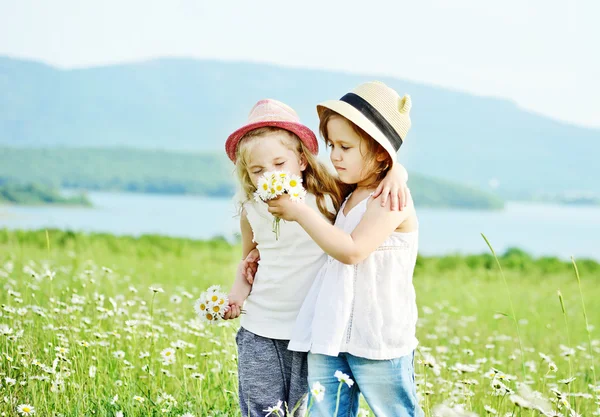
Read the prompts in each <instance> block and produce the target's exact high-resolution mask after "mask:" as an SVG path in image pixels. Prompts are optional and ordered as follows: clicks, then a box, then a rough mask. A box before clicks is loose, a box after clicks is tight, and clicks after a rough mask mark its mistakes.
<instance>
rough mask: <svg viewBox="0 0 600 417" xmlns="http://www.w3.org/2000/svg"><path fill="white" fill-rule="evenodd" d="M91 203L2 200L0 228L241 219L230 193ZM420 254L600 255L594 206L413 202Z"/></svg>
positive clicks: (134, 226) (219, 231)
mask: <svg viewBox="0 0 600 417" xmlns="http://www.w3.org/2000/svg"><path fill="white" fill-rule="evenodd" d="M89 198H90V200H91V201H92V203H93V205H94V207H93V208H79V207H51V206H43V207H23V206H6V205H5V206H1V205H0V228H4V227H6V228H9V229H40V228H45V227H48V228H58V229H70V230H76V231H86V232H92V231H94V232H107V233H113V234H117V235H135V236H137V235H141V234H150V233H153V234H161V235H168V236H177V237H189V238H198V239H205V238H210V237H213V236H217V235H221V236H225V237H227V238H233V236H234V234H235V233H236V232H238V230H239V229H238V222H239V219H238V218H236V217H235V209H234V207H233V204H232V203H231V200H229V199H214V198H204V197H197V196H172V195H149V194H125V193H105V192H98V193H89ZM417 210H418V215H419V222H420V230H421V235H420V252H421V253H422V254H424V255H434V254H435V255H437V254H447V253H482V252H487V251H488V249H487V246H486V244H485V242H484V241H483V239H482V238H481V235H480V233H481V232H483V233H485V234H486V236H487V237H488V239H490V241H491V243H492V245H494V248H495V249H496V251H497V252H502V251H503V250H505V249H506V248H508V247H511V246H514V247H519V248H521V249H524V250H526V251H528V252H530V253H532V254H534V255H536V256H539V255H555V256H559V257H561V258H568V257H569V256H571V255H574V256H576V257H578V258H583V257H588V258H594V259H597V260H600V207H582V206H580V207H575V206H560V205H550V204H534V203H508V204H507V205H506V208H505V210H503V211H465V210H453V209H424V208H423V209H419V208H418V207H417Z"/></svg>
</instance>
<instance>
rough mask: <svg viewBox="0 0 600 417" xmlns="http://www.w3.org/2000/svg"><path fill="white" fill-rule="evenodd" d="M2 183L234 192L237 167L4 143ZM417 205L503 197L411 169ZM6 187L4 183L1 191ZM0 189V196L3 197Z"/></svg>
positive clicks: (217, 159)
mask: <svg viewBox="0 0 600 417" xmlns="http://www.w3.org/2000/svg"><path fill="white" fill-rule="evenodd" d="M0 161H3V163H1V164H0V186H1V185H2V184H3V182H5V183H8V184H22V183H25V184H29V183H36V184H43V185H44V186H46V187H54V188H58V187H62V188H75V189H85V190H112V191H128V192H142V193H167V194H199V195H206V196H212V197H230V196H232V195H233V194H234V192H235V180H234V178H235V176H234V174H233V173H234V167H233V164H232V163H231V161H229V159H227V157H226V156H225V155H224V154H223V153H218V154H212V153H191V152H186V153H182V152H166V151H157V150H140V149H126V148H102V149H81V148H51V149H31V148H2V147H0ZM410 181H411V191H412V195H413V198H414V199H415V201H416V203H417V205H418V206H419V207H454V208H469V209H499V208H502V207H503V205H504V204H503V202H502V200H500V199H499V198H497V197H495V196H493V195H491V194H488V193H484V192H481V191H480V190H475V189H472V188H470V187H464V186H460V185H457V184H453V183H450V182H447V181H439V180H436V179H432V178H427V177H423V176H421V175H418V174H411V175H410ZM1 191H2V188H0V193H1ZM1 197H2V196H1V195H0V202H1V201H2V199H1Z"/></svg>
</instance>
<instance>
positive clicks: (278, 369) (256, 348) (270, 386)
mask: <svg viewBox="0 0 600 417" xmlns="http://www.w3.org/2000/svg"><path fill="white" fill-rule="evenodd" d="M235 340H236V342H237V347H238V378H239V396H240V408H241V410H242V417H248V416H250V417H264V416H265V414H267V412H266V411H264V410H266V409H267V408H269V407H274V406H276V405H277V402H278V401H280V400H281V401H283V403H284V405H283V406H282V409H283V414H282V413H280V414H279V415H280V416H281V415H287V414H285V410H286V409H285V404H287V405H288V409H289V411H290V413H291V411H292V410H293V408H294V407H295V406H296V404H298V402H300V401H303V404H302V405H301V406H300V407H299V408H298V411H296V413H295V414H294V415H295V416H302V415H304V411H305V410H306V398H304V396H305V394H306V393H308V370H307V369H308V368H307V361H306V353H303V352H292V351H290V350H288V349H287V345H288V343H289V341H288V340H276V339H268V338H266V337H262V336H258V335H256V334H254V333H252V332H250V331H248V330H246V329H244V328H243V327H241V328H240V330H239V331H238V333H237V335H236V337H235ZM274 415H276V414H274Z"/></svg>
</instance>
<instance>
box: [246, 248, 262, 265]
mask: <svg viewBox="0 0 600 417" xmlns="http://www.w3.org/2000/svg"><path fill="white" fill-rule="evenodd" d="M259 257H260V252H258V249H256V248H254V249H252V250H251V251H250V252H249V253H248V256H246V259H245V261H246V262H256V261H257V260H258V258H259Z"/></svg>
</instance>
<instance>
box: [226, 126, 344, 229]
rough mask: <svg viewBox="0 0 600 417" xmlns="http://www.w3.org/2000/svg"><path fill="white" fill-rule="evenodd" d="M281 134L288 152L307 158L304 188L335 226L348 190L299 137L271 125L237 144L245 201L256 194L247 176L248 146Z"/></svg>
mask: <svg viewBox="0 0 600 417" xmlns="http://www.w3.org/2000/svg"><path fill="white" fill-rule="evenodd" d="M281 132H284V133H286V135H285V136H284V137H281V143H282V144H283V145H284V146H286V147H287V148H288V149H290V150H292V151H294V153H295V154H296V156H297V157H298V158H304V159H305V160H306V169H305V170H304V171H303V172H302V177H303V178H302V180H303V182H304V187H305V188H306V191H308V192H309V193H311V194H314V195H315V197H316V198H317V207H318V208H319V211H320V212H321V213H322V214H323V215H324V216H325V217H327V219H329V221H331V222H332V223H333V221H334V220H335V216H336V214H337V212H338V210H339V209H340V207H341V205H342V201H343V199H344V198H345V196H346V194H345V188H344V187H343V186H341V184H340V182H339V181H338V180H337V178H335V177H334V176H333V175H331V174H330V173H329V171H328V170H327V168H326V167H325V165H324V164H323V163H321V162H320V161H319V160H317V157H316V156H315V155H313V154H312V153H311V152H310V151H309V150H308V149H307V147H306V145H304V143H303V142H302V141H301V140H300V138H299V137H298V136H296V135H295V134H294V133H292V132H290V131H288V130H285V129H281V128H278V127H271V126H268V127H261V128H258V129H255V130H252V131H250V132H248V133H246V134H245V135H244V136H243V137H242V139H241V140H240V142H239V143H238V146H237V149H236V164H235V165H236V171H237V176H238V180H239V182H240V185H241V187H242V193H243V197H244V199H245V201H249V200H251V199H252V198H253V194H254V191H256V187H254V184H252V180H251V178H250V174H249V173H248V156H249V153H250V152H249V146H248V145H249V144H250V143H251V142H252V141H254V140H255V139H257V138H261V137H266V136H268V135H272V134H274V133H281ZM327 195H329V197H330V198H331V200H332V202H333V207H334V209H335V212H333V213H332V212H330V211H329V210H328V209H327V203H326V199H325V197H326V196H327ZM245 201H244V202H245Z"/></svg>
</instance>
